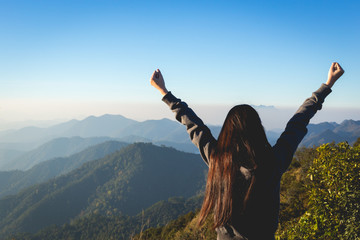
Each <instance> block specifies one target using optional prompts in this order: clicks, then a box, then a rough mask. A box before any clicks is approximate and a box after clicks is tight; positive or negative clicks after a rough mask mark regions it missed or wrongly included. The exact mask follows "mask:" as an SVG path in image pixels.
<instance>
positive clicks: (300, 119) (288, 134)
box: [273, 84, 331, 174]
mask: <svg viewBox="0 0 360 240" xmlns="http://www.w3.org/2000/svg"><path fill="white" fill-rule="evenodd" d="M330 93H331V89H330V88H329V87H328V86H327V85H325V84H322V85H321V87H320V88H319V89H318V90H317V91H315V92H313V94H312V96H311V97H309V98H308V99H306V100H305V102H304V103H303V104H302V105H301V106H300V108H299V109H298V110H297V111H296V113H295V115H294V116H293V117H292V118H291V119H290V120H289V122H288V123H287V125H286V128H285V131H284V132H283V133H282V134H281V136H280V137H279V139H278V140H277V142H276V144H275V145H274V147H273V150H274V154H275V156H276V159H278V160H279V161H280V162H279V165H280V174H283V173H284V172H285V171H286V169H287V168H288V167H289V165H290V163H291V161H292V158H293V155H294V153H295V151H296V149H297V147H298V145H299V144H300V142H301V141H302V139H303V138H304V137H305V135H306V133H307V128H306V127H307V125H308V124H309V121H310V119H311V118H312V117H313V116H314V115H315V113H316V112H317V111H318V110H321V108H322V104H323V102H324V100H325V98H326V96H327V95H329V94H330Z"/></svg>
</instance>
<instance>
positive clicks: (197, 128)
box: [150, 69, 216, 165]
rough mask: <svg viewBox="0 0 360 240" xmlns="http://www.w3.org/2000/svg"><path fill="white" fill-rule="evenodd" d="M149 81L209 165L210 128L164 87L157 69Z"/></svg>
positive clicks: (214, 142)
mask: <svg viewBox="0 0 360 240" xmlns="http://www.w3.org/2000/svg"><path fill="white" fill-rule="evenodd" d="M150 83H151V85H153V86H154V87H155V88H156V89H158V90H159V91H160V93H161V94H162V95H163V99H162V100H163V101H164V102H165V103H166V104H167V105H168V106H169V108H170V109H171V111H173V112H174V113H175V118H176V120H178V121H179V122H180V123H182V124H183V125H185V126H186V130H187V132H188V134H189V136H190V139H191V141H192V142H193V144H194V145H195V146H196V147H197V148H198V149H199V151H200V154H201V157H202V158H203V159H204V161H205V163H206V164H207V165H209V159H210V154H211V151H212V150H213V149H214V147H215V145H216V140H215V138H214V137H213V135H212V134H211V131H210V129H209V128H208V127H207V126H206V125H205V124H204V123H203V121H202V120H201V119H200V118H199V117H198V116H197V115H196V114H195V113H194V111H193V110H192V109H191V108H189V107H188V105H187V104H186V103H185V102H182V101H181V100H180V99H178V98H176V97H175V96H174V95H173V94H172V93H171V92H169V91H168V90H167V89H166V87H165V81H164V78H163V76H162V74H161V72H160V71H159V69H157V70H156V71H155V72H154V73H153V75H152V76H151V79H150Z"/></svg>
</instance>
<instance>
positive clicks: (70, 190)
mask: <svg viewBox="0 0 360 240" xmlns="http://www.w3.org/2000/svg"><path fill="white" fill-rule="evenodd" d="M205 170H206V165H205V164H204V163H203V161H202V160H201V158H200V156H199V155H195V154H190V153H184V152H179V151H177V150H175V149H171V148H165V147H157V146H154V145H152V144H144V143H137V144H133V145H130V146H128V147H125V148H123V149H122V150H121V151H119V152H116V153H114V154H112V155H108V156H106V157H104V158H102V159H99V160H95V161H91V162H88V163H85V164H84V165H83V166H82V167H80V168H78V169H76V170H74V171H72V172H70V173H68V174H66V175H63V176H60V177H58V178H55V179H52V180H50V181H48V182H46V183H43V184H39V185H35V186H32V187H30V188H27V189H25V190H23V191H21V192H20V193H18V194H16V195H13V196H7V197H5V198H2V199H0V233H1V236H2V237H4V236H6V235H8V234H11V233H20V232H37V231H38V230H40V229H42V228H45V227H48V226H50V225H52V224H58V225H62V224H64V223H67V222H69V221H70V220H71V219H78V218H80V217H82V216H90V215H92V214H95V215H96V214H99V215H102V216H106V217H111V216H125V215H129V216H133V215H137V214H138V213H140V212H141V211H142V209H146V208H148V207H150V206H151V205H153V204H154V203H156V202H158V201H160V200H164V199H168V198H169V197H174V196H183V197H185V198H188V197H191V196H194V195H195V194H196V193H197V192H198V191H200V190H201V188H202V187H203V184H204V180H205Z"/></svg>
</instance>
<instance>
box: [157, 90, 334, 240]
mask: <svg viewBox="0 0 360 240" xmlns="http://www.w3.org/2000/svg"><path fill="white" fill-rule="evenodd" d="M329 93H331V89H330V88H329V87H328V86H327V85H325V84H322V85H321V87H320V88H319V89H318V90H317V91H315V92H314V93H313V94H312V96H311V97H310V98H308V99H306V100H305V102H304V103H303V104H302V105H301V106H300V108H299V109H298V110H297V112H296V113H295V115H294V116H293V117H292V118H291V119H290V120H289V122H288V123H287V125H286V128H285V130H284V132H283V133H282V134H281V136H280V137H279V139H278V140H277V142H276V144H275V145H274V146H273V147H272V154H273V155H272V156H269V161H272V162H271V165H272V167H271V168H269V172H268V173H267V174H266V175H267V178H268V179H266V181H264V182H263V183H262V186H260V190H258V191H257V192H256V193H255V196H254V197H252V199H251V203H248V206H247V211H246V212H245V213H244V214H243V215H241V216H238V218H237V219H238V221H237V223H236V225H235V224H233V226H231V225H227V226H223V227H221V228H218V229H217V232H218V239H221V240H225V239H250V240H251V239H274V234H275V232H276V229H277V226H278V217H279V205H280V180H281V176H282V174H283V173H284V172H285V171H286V169H287V168H288V167H289V165H290V163H291V160H292V158H293V155H294V153H295V151H296V149H297V147H298V145H299V144H300V142H301V140H302V139H303V138H304V136H305V135H306V133H307V128H306V127H307V125H308V124H309V121H310V119H311V118H312V117H313V116H314V115H315V113H316V112H317V111H318V110H320V109H321V108H322V103H323V102H324V99H325V98H326V96H327V95H328V94H329ZM163 101H164V102H165V103H166V104H167V105H168V106H169V107H170V109H171V110H172V111H173V112H174V113H175V118H176V119H177V120H178V121H179V122H180V123H182V124H183V125H185V126H186V129H187V132H188V133H189V135H190V139H191V141H192V142H193V143H194V144H195V145H196V147H198V149H199V151H200V154H201V157H202V158H203V159H204V161H205V163H206V164H207V165H208V164H209V161H210V154H211V152H212V151H213V149H214V148H215V146H216V143H217V141H216V139H215V138H214V137H213V135H212V134H211V132H210V129H209V128H208V127H207V126H206V125H205V124H204V123H203V121H202V120H201V119H200V118H199V117H198V116H197V115H196V114H195V113H194V112H193V110H192V109H191V108H189V107H188V105H187V104H186V103H185V102H182V101H181V100H180V99H178V98H176V97H175V96H174V95H173V94H172V93H171V92H169V93H167V94H166V95H165V96H164V97H163Z"/></svg>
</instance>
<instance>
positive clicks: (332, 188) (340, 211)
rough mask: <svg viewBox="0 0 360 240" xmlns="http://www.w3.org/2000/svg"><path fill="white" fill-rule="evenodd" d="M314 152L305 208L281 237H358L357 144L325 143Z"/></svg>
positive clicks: (359, 173) (359, 166) (359, 183)
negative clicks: (317, 154)
mask: <svg viewBox="0 0 360 240" xmlns="http://www.w3.org/2000/svg"><path fill="white" fill-rule="evenodd" d="M317 151H318V152H319V157H317V158H315V160H314V162H313V165H312V166H311V167H310V169H309V171H308V177H309V178H310V181H309V185H308V186H307V191H308V194H309V203H308V209H307V211H306V212H305V213H304V214H303V215H302V216H301V217H300V219H299V220H298V221H294V222H293V226H292V227H289V228H287V232H285V233H283V234H282V235H281V238H286V239H359V238H360V225H359V222H360V147H359V146H357V147H351V146H349V144H347V143H339V144H337V145H335V144H325V145H322V146H321V147H319V148H318V149H317Z"/></svg>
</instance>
